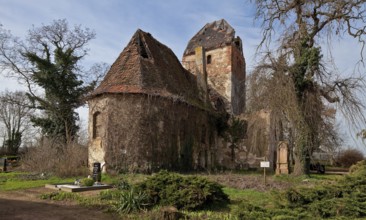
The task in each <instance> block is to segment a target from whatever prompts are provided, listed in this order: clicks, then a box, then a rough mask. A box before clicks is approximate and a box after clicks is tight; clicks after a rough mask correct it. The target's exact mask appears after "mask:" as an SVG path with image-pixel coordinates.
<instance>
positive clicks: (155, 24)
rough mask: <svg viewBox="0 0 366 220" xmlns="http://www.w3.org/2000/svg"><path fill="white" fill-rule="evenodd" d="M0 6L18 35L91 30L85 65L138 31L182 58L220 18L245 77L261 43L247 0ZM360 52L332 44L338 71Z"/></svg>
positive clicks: (64, 0)
mask: <svg viewBox="0 0 366 220" xmlns="http://www.w3.org/2000/svg"><path fill="white" fill-rule="evenodd" d="M0 5H1V7H0V23H1V24H2V25H3V28H5V29H8V30H11V32H12V34H13V35H16V36H19V37H24V36H25V35H26V34H27V31H28V29H29V28H31V27H32V25H35V26H36V27H37V26H40V25H42V24H49V23H50V22H51V21H52V20H55V19H63V18H65V19H67V20H68V22H69V24H70V25H74V24H81V25H82V26H84V27H88V28H90V29H92V30H94V31H95V32H96V34H97V35H96V39H94V40H92V41H91V43H90V44H89V48H90V52H89V56H87V57H86V59H85V61H86V62H87V63H94V62H106V63H108V64H112V63H113V62H114V60H115V59H116V58H117V56H118V55H119V53H120V52H121V51H122V50H123V48H124V47H125V46H126V45H127V43H128V41H129V40H130V38H131V37H132V35H133V33H134V32H135V31H136V30H137V29H138V28H140V29H142V30H144V31H146V32H150V33H151V34H152V35H153V36H154V37H155V38H156V39H157V40H159V41H160V42H162V43H163V44H165V45H167V46H168V47H170V48H171V49H172V50H173V51H174V53H175V54H176V56H177V57H178V58H179V59H181V57H182V54H183V51H184V49H185V47H186V45H187V43H188V41H189V40H190V38H191V37H192V36H193V35H194V34H195V33H197V32H198V31H199V30H200V29H201V28H202V27H203V26H204V25H205V24H206V23H208V22H212V21H214V20H218V19H221V18H224V19H226V20H227V21H228V22H229V23H230V24H231V26H233V27H234V29H235V30H236V34H237V35H238V36H240V37H241V39H242V40H243V47H244V56H245V58H246V62H247V73H248V72H249V71H250V69H251V68H252V67H253V66H254V65H255V62H254V54H255V50H256V47H257V45H258V43H259V42H260V40H261V33H260V27H259V23H258V22H255V21H254V15H255V12H254V6H253V5H252V4H250V3H249V1H246V0H227V1H222V0H180V1H178V0H61V1H50V0H0ZM359 48H360V47H359V46H358V45H357V44H356V43H355V41H351V40H350V39H349V38H344V39H342V40H339V41H334V42H333V47H332V52H333V55H334V57H335V62H336V63H337V65H338V67H339V70H340V71H341V72H343V73H345V74H346V73H348V72H352V70H353V67H354V65H355V64H356V62H357V60H358V58H359ZM248 70H249V71H248ZM362 71H363V72H365V71H364V68H363V69H362ZM21 88H22V87H21V86H20V85H18V84H17V83H16V81H14V80H10V79H6V78H3V77H1V76H0V91H2V90H5V89H8V90H16V89H21ZM81 117H82V118H84V119H85V118H86V117H87V111H86V110H83V111H81ZM350 135H351V136H352V135H354V134H350Z"/></svg>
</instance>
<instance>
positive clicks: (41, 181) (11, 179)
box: [0, 172, 75, 192]
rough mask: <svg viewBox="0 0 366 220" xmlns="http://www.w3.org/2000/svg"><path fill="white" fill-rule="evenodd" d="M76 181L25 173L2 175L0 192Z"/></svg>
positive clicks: (0, 174)
mask: <svg viewBox="0 0 366 220" xmlns="http://www.w3.org/2000/svg"><path fill="white" fill-rule="evenodd" d="M74 180H75V178H59V177H55V176H51V177H47V176H45V177H42V176H41V175H40V174H30V173H25V172H9V173H0V192H1V191H11V190H20V189H29V188H35V187H41V186H44V185H45V184H47V183H50V184H56V183H67V182H74Z"/></svg>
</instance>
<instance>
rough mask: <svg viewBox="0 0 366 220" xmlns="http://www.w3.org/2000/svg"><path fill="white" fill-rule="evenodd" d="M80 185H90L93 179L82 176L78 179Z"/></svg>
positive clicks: (92, 183)
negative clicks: (82, 177)
mask: <svg viewBox="0 0 366 220" xmlns="http://www.w3.org/2000/svg"><path fill="white" fill-rule="evenodd" d="M80 184H81V185H82V186H92V185H94V180H93V179H91V178H84V179H81V180H80Z"/></svg>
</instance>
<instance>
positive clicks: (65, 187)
mask: <svg viewBox="0 0 366 220" xmlns="http://www.w3.org/2000/svg"><path fill="white" fill-rule="evenodd" d="M45 187H46V188H47V189H54V190H61V191H64V192H84V191H92V190H102V189H111V188H113V187H112V186H111V185H104V184H103V185H96V186H75V185H73V184H72V183H60V184H46V185H45Z"/></svg>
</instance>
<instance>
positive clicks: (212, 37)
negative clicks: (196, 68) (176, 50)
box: [183, 19, 235, 56]
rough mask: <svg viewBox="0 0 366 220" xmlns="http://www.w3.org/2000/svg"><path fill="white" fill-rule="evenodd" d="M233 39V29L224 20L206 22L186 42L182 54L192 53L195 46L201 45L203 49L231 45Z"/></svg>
mask: <svg viewBox="0 0 366 220" xmlns="http://www.w3.org/2000/svg"><path fill="white" fill-rule="evenodd" d="M234 40H235V30H234V28H233V27H231V26H230V24H229V23H228V22H227V21H226V20H224V19H221V20H217V21H214V22H211V23H207V24H206V25H205V26H204V27H203V28H202V29H201V30H200V31H198V33H197V34H196V35H194V36H193V38H192V39H191V40H190V41H189V42H188V45H187V48H186V49H185V51H184V55H183V56H187V55H190V54H194V49H195V48H196V47H197V46H202V47H204V48H205V50H210V49H213V48H218V47H222V46H225V45H231V44H232V42H233V41H234Z"/></svg>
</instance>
